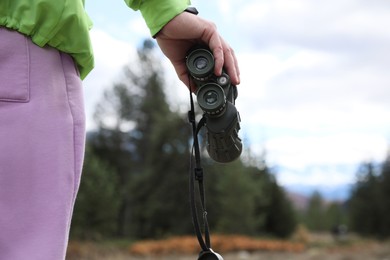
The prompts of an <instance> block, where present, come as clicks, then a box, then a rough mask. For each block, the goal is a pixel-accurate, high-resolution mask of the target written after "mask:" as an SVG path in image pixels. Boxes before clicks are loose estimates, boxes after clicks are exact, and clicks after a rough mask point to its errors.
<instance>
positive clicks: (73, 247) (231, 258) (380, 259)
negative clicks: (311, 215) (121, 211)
mask: <svg viewBox="0 0 390 260" xmlns="http://www.w3.org/2000/svg"><path fill="white" fill-rule="evenodd" d="M218 253H220V254H221V255H222V257H223V259H224V260H262V259H264V260H390V241H387V242H379V241H374V240H363V239H358V240H356V239H355V240H354V241H352V242H350V241H349V242H348V241H347V243H346V242H345V241H344V242H342V243H340V242H335V241H334V239H332V237H330V236H324V235H321V236H317V237H315V238H312V239H311V241H310V242H309V243H308V245H307V246H306V248H305V249H304V250H302V251H300V252H279V251H254V252H250V251H244V250H241V251H240V250H238V251H235V252H228V253H224V252H218ZM196 259H198V256H197V255H194V254H180V255H178V254H170V255H166V254H161V255H149V256H148V255H143V256H136V255H133V254H131V252H130V250H129V247H128V246H123V245H120V246H118V245H116V244H109V245H107V244H104V245H102V244H100V243H92V242H82V243H80V242H71V243H70V246H69V248H68V256H67V258H66V260H196Z"/></svg>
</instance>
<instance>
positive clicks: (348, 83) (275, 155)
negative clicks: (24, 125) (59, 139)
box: [84, 0, 390, 198]
mask: <svg viewBox="0 0 390 260" xmlns="http://www.w3.org/2000/svg"><path fill="white" fill-rule="evenodd" d="M192 5H193V6H195V7H197V9H198V10H199V12H200V14H199V15H200V16H202V17H203V18H205V19H208V20H211V21H213V22H214V23H215V24H216V25H217V28H218V30H219V32H220V33H221V35H222V36H223V37H224V39H225V40H226V41H227V42H228V43H229V44H230V45H231V46H232V47H233V49H234V50H235V53H236V56H237V57H238V62H239V65H240V70H241V84H240V85H239V87H238V91H239V96H238V99H237V101H236V107H237V109H238V110H239V112H240V115H241V119H242V122H241V131H240V135H241V137H242V138H243V140H244V145H245V146H246V147H248V148H250V150H251V151H252V153H253V154H254V155H255V156H257V158H260V156H261V155H265V158H266V162H267V165H269V166H271V167H272V169H274V172H275V174H276V176H277V180H278V182H279V183H280V184H281V185H284V186H286V187H288V188H290V189H291V190H294V191H303V189H306V190H307V187H311V188H312V189H319V190H322V191H327V192H328V193H329V194H330V195H329V196H333V197H335V198H337V197H338V198H345V197H346V187H349V186H350V185H351V184H353V183H354V182H355V176H356V172H357V169H358V166H359V165H360V164H361V163H362V162H366V161H373V162H382V161H383V160H384V159H385V158H386V156H387V153H388V151H389V148H390V73H389V69H390V47H389V46H390V26H389V24H390V1H388V0H374V1H363V0H328V1H310V0H295V1H291V0H207V1H206V0H193V1H192ZM86 9H87V12H88V14H89V15H90V17H91V18H92V20H93V22H94V28H93V29H92V31H91V38H92V43H93V46H94V50H95V60H96V65H95V70H94V71H93V72H92V73H91V74H90V75H89V76H88V78H87V79H86V80H85V81H84V86H85V95H86V110H87V116H88V123H87V128H88V129H92V128H93V127H94V124H93V119H92V114H93V111H94V106H95V104H96V102H98V101H99V99H100V98H101V95H102V91H103V90H104V89H107V88H110V87H111V86H112V83H113V82H115V80H117V79H118V78H120V76H121V69H122V67H123V66H124V65H125V64H130V65H131V64H132V63H131V60H132V59H134V56H135V50H136V48H137V47H138V46H140V44H141V42H142V41H143V39H145V38H148V37H150V36H149V31H148V29H147V27H146V26H145V23H144V21H143V19H142V16H141V14H140V13H139V12H134V11H133V10H131V9H129V8H128V7H127V6H126V4H125V3H124V1H123V0H113V1H103V0H94V1H93V2H92V1H91V0H89V1H86ZM163 62H164V66H165V67H166V75H167V82H169V97H170V100H169V102H170V104H171V105H172V106H173V107H175V108H182V109H183V108H184V109H188V108H187V105H188V102H189V101H188V93H187V89H186V88H185V87H184V85H183V84H181V82H179V80H178V79H177V78H176V75H175V73H174V70H173V67H172V66H171V65H170V63H169V61H168V60H167V59H164V60H163ZM259 163H260V162H259ZM340 189H341V191H340Z"/></svg>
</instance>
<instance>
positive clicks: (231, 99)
mask: <svg viewBox="0 0 390 260" xmlns="http://www.w3.org/2000/svg"><path fill="white" fill-rule="evenodd" d="M214 64H215V61H214V56H213V54H212V53H211V51H210V50H209V49H208V48H205V47H196V48H193V49H192V50H190V52H189V53H188V55H187V59H186V65H187V69H188V72H189V74H190V76H191V78H192V80H193V82H195V84H196V86H197V91H196V97H197V102H198V105H199V107H200V108H201V109H202V110H203V112H204V117H205V118H206V123H205V126H206V129H207V130H206V139H207V152H208V153H209V155H210V157H211V158H212V159H213V160H215V161H216V162H220V163H228V162H231V161H234V160H235V159H237V158H238V157H239V156H240V155H241V152H242V142H241V139H240V138H239V137H238V131H239V130H240V121H241V119H240V115H239V112H238V111H237V109H236V107H235V100H236V98H237V94H238V93H237V87H236V86H235V85H233V84H231V81H230V77H229V75H228V74H227V73H226V72H225V71H224V70H223V72H222V74H221V76H216V75H215V74H214Z"/></svg>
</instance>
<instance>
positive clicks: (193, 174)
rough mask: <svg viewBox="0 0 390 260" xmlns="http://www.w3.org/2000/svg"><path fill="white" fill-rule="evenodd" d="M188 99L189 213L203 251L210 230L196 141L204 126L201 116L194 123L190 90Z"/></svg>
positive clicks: (208, 239) (206, 247) (205, 248)
mask: <svg viewBox="0 0 390 260" xmlns="http://www.w3.org/2000/svg"><path fill="white" fill-rule="evenodd" d="M190 100H191V110H190V111H189V112H188V120H189V122H190V123H191V124H192V134H193V141H194V143H193V147H192V153H194V156H195V165H194V167H193V165H192V161H193V159H192V156H191V164H190V165H191V168H190V204H191V214H192V220H193V224H194V228H195V233H196V236H197V238H198V241H199V245H200V247H201V248H202V250H203V251H209V250H210V247H211V245H210V232H209V226H208V222H207V211H206V199H205V192H204V180H203V168H202V166H201V161H200V150H199V141H198V132H199V130H200V129H201V128H202V127H203V126H204V124H205V117H202V119H201V120H200V121H199V124H198V125H197V124H196V119H195V109H194V100H193V97H192V93H191V90H190ZM195 181H198V186H199V195H200V202H201V206H202V212H203V222H204V236H205V238H204V239H203V235H202V231H201V229H200V225H199V219H198V212H197V207H196V202H195Z"/></svg>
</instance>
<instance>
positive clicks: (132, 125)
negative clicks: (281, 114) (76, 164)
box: [71, 40, 390, 240]
mask: <svg viewBox="0 0 390 260" xmlns="http://www.w3.org/2000/svg"><path fill="white" fill-rule="evenodd" d="M136 62H137V66H130V65H129V66H128V67H125V68H124V75H125V77H124V80H123V81H121V82H116V83H114V85H113V87H112V88H110V89H109V90H107V91H106V92H105V93H104V96H103V97H102V99H101V101H100V103H99V104H98V105H97V107H96V111H95V122H96V124H97V126H98V127H97V129H96V130H94V131H92V132H89V133H88V134H87V146H86V157H85V164H84V169H83V176H82V182H81V185H80V189H79V193H78V197H77V201H76V205H75V210H74V217H73V221H72V228H71V238H74V239H87V240H99V239H113V238H126V239H131V240H140V239H149V238H164V237H169V236H174V235H186V234H189V235H191V234H193V225H192V221H191V215H190V206H189V191H188V186H189V184H188V183H189V170H190V169H189V161H190V150H191V145H192V144H191V141H192V139H191V132H190V130H191V127H190V125H189V123H188V122H187V114H183V113H180V112H178V111H172V109H171V108H170V106H169V104H168V103H167V99H166V95H167V94H168V95H169V93H165V91H164V89H165V86H164V73H163V70H162V65H161V60H160V56H159V55H158V52H157V51H156V50H155V48H154V44H153V42H151V41H149V40H146V41H145V42H144V43H143V45H142V47H141V48H140V49H139V50H138V60H137V61H136ZM133 64H134V63H133ZM202 147H204V145H202ZM202 154H203V158H202V163H203V167H204V172H205V185H206V187H205V189H206V200H207V212H208V221H209V226H210V228H211V232H212V233H219V234H242V235H250V236H256V237H260V236H267V237H277V238H288V237H290V236H291V235H292V234H293V233H294V232H295V231H296V230H297V227H302V226H303V227H304V228H306V229H308V230H310V231H330V230H332V229H334V228H335V227H339V226H340V225H343V226H346V227H348V228H349V229H350V230H352V231H354V232H358V233H360V234H363V235H366V236H372V237H379V238H387V237H389V236H390V218H389V217H388V216H390V203H389V198H390V160H389V158H388V159H387V160H386V161H385V162H384V163H383V164H382V165H374V164H372V163H363V164H362V166H361V168H360V169H359V171H358V173H357V183H356V185H355V186H354V188H353V190H352V193H351V197H350V199H349V200H348V201H345V202H329V201H325V200H324V199H323V198H322V197H321V194H320V193H317V192H316V193H314V194H313V195H312V196H311V197H310V198H309V201H308V203H307V206H305V207H304V208H296V207H294V205H293V203H292V201H291V200H290V198H289V196H288V193H287V192H286V191H285V190H284V189H283V188H282V187H281V186H280V185H279V184H278V183H277V181H276V179H275V177H274V172H272V170H271V169H270V168H269V167H268V166H267V163H266V162H265V161H264V158H256V157H254V156H253V154H252V153H251V152H250V151H249V150H245V151H244V152H243V155H242V156H241V159H239V160H236V161H235V162H233V163H229V164H218V163H215V162H213V161H212V160H210V159H209V157H208V155H207V153H205V152H203V153H202ZM254 162H262V164H261V165H262V166H261V167H259V166H258V165H260V164H259V163H254ZM298 229H299V228H298Z"/></svg>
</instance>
